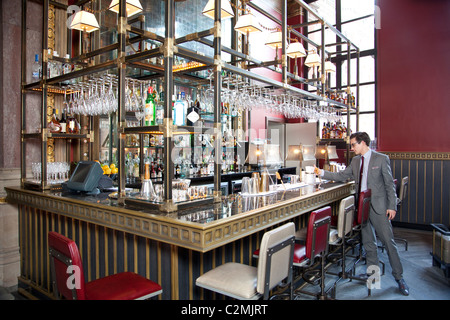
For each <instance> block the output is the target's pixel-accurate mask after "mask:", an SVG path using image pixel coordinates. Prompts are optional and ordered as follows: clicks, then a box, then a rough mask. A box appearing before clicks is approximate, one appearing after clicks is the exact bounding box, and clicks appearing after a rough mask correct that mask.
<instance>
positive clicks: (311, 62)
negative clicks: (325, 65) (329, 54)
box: [305, 50, 320, 68]
mask: <svg viewBox="0 0 450 320" xmlns="http://www.w3.org/2000/svg"><path fill="white" fill-rule="evenodd" d="M305 65H306V66H307V67H309V68H315V67H318V66H320V56H319V54H318V53H317V52H316V51H314V50H313V51H311V53H308V56H307V57H306V60H305Z"/></svg>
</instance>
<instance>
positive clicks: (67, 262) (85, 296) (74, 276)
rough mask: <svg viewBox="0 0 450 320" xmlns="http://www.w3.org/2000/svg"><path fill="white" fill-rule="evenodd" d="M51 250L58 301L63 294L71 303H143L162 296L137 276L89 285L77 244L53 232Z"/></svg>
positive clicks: (123, 274) (114, 277)
mask: <svg viewBox="0 0 450 320" xmlns="http://www.w3.org/2000/svg"><path fill="white" fill-rule="evenodd" d="M48 246H49V254H50V260H51V261H50V263H51V265H50V267H51V273H52V284H53V290H54V293H55V295H56V296H57V297H59V293H61V295H62V296H63V297H64V298H66V299H68V300H143V299H149V298H151V297H153V296H156V295H159V294H161V293H162V288H161V286H160V285H159V284H157V283H156V282H153V281H151V280H149V279H146V278H144V277H142V276H140V275H138V274H136V273H133V272H121V273H117V274H114V275H111V276H107V277H104V278H100V279H97V280H93V281H90V282H87V283H85V279H84V272H83V264H82V262H81V257H80V253H79V251H78V247H77V245H76V243H75V242H74V241H73V240H71V239H69V238H66V237H65V236H63V235H61V234H59V233H56V232H53V231H51V232H49V233H48ZM73 280H75V281H73Z"/></svg>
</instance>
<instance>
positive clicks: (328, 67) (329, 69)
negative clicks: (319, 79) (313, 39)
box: [319, 61, 336, 73]
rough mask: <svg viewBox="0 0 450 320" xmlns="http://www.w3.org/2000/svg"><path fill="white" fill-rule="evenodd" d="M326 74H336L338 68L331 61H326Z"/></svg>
mask: <svg viewBox="0 0 450 320" xmlns="http://www.w3.org/2000/svg"><path fill="white" fill-rule="evenodd" d="M321 69H322V66H321V65H319V71H321ZM325 72H326V73H331V72H336V66H335V65H334V64H333V63H332V62H331V61H325Z"/></svg>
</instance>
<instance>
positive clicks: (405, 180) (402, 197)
mask: <svg viewBox="0 0 450 320" xmlns="http://www.w3.org/2000/svg"><path fill="white" fill-rule="evenodd" d="M408 182H409V177H408V176H406V177H403V178H402V184H401V185H400V192H399V194H398V200H399V201H398V204H399V205H400V204H402V202H403V200H405V199H406V195H407V194H408Z"/></svg>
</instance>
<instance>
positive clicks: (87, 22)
mask: <svg viewBox="0 0 450 320" xmlns="http://www.w3.org/2000/svg"><path fill="white" fill-rule="evenodd" d="M70 29H75V30H80V31H85V32H88V33H89V32H92V31H95V30H98V29H100V26H99V25H98V22H97V19H96V18H95V16H94V14H92V13H90V12H87V11H84V10H81V11H78V12H77V13H75V15H74V17H73V19H72V22H71V23H70Z"/></svg>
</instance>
